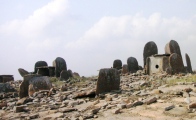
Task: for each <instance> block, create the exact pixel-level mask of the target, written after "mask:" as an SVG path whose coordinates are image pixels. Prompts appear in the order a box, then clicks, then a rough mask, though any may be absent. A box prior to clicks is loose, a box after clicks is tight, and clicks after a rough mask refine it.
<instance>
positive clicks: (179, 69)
mask: <svg viewBox="0 0 196 120" xmlns="http://www.w3.org/2000/svg"><path fill="white" fill-rule="evenodd" d="M169 64H170V66H171V68H172V73H173V74H178V73H183V72H184V65H183V62H182V57H181V56H180V55H179V54H177V53H173V54H171V55H170V57H169Z"/></svg>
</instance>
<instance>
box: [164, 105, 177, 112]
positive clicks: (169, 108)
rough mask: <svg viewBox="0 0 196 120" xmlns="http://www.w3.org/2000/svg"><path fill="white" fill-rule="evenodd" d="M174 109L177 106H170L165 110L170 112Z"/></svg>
mask: <svg viewBox="0 0 196 120" xmlns="http://www.w3.org/2000/svg"><path fill="white" fill-rule="evenodd" d="M173 108H175V106H174V105H170V106H168V107H166V108H165V111H169V110H171V109H173Z"/></svg>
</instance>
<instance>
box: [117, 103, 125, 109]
mask: <svg viewBox="0 0 196 120" xmlns="http://www.w3.org/2000/svg"><path fill="white" fill-rule="evenodd" d="M117 107H118V108H120V109H124V108H126V105H125V104H118V105H117Z"/></svg>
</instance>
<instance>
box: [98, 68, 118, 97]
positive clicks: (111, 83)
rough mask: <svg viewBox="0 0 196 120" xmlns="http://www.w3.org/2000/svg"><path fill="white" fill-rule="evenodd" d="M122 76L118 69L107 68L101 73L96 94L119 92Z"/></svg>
mask: <svg viewBox="0 0 196 120" xmlns="http://www.w3.org/2000/svg"><path fill="white" fill-rule="evenodd" d="M119 87H120V75H119V72H118V70H117V69H114V68H105V69H101V70H100V71H99V77H98V81H97V88H96V94H97V95H98V94H100V93H104V92H110V91H111V90H119Z"/></svg>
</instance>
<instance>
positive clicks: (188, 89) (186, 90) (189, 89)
mask: <svg viewBox="0 0 196 120" xmlns="http://www.w3.org/2000/svg"><path fill="white" fill-rule="evenodd" d="M184 91H185V92H188V93H189V92H191V91H193V89H192V88H185V89H184Z"/></svg>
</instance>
